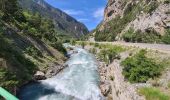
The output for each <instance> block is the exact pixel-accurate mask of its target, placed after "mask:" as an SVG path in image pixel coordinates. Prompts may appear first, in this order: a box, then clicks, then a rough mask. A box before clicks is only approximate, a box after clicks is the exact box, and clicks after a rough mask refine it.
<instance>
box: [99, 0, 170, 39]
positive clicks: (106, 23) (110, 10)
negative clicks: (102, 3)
mask: <svg viewBox="0 0 170 100" xmlns="http://www.w3.org/2000/svg"><path fill="white" fill-rule="evenodd" d="M154 3H155V4H154ZM135 7H136V9H137V10H138V11H134V12H133V14H134V13H135V14H134V15H132V13H131V15H132V16H134V18H132V19H131V18H130V17H126V20H128V21H127V22H124V23H121V24H122V27H123V28H122V29H121V30H120V32H119V33H112V34H116V35H117V38H118V39H117V40H119V38H120V37H121V36H122V34H124V33H125V32H126V31H127V30H129V28H133V29H134V30H135V31H137V30H140V31H142V32H147V30H148V29H150V28H151V29H154V30H155V31H156V32H158V33H159V34H160V35H164V34H165V30H166V29H167V28H170V3H169V2H166V1H165V0H143V1H141V0H108V4H107V6H106V8H105V11H104V20H103V22H102V23H101V24H100V25H99V27H98V28H97V29H98V30H99V31H101V32H102V31H104V30H112V28H115V26H114V27H112V24H111V23H117V22H116V21H117V20H114V21H113V19H115V18H117V17H120V19H121V18H123V17H124V16H125V15H126V14H129V13H130V10H132V9H133V10H134V9H135ZM127 11H128V13H127ZM129 19H130V20H129ZM118 23H119V21H118ZM118 28H120V27H118ZM111 32H112V31H109V32H108V33H109V34H110V33H111ZM96 34H97V33H96ZM148 34H149V33H148Z"/></svg>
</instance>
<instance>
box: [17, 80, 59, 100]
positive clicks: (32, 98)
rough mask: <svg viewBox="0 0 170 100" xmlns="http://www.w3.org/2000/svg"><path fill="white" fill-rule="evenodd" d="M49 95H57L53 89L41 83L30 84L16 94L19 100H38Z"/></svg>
mask: <svg viewBox="0 0 170 100" xmlns="http://www.w3.org/2000/svg"><path fill="white" fill-rule="evenodd" d="M23 93H24V95H23ZM49 94H58V93H57V92H56V91H55V90H54V88H51V87H49V86H46V85H43V84H41V83H38V82H37V83H30V84H28V85H26V86H24V87H23V88H21V90H20V92H19V93H18V94H17V96H18V98H19V99H20V100H38V99H39V98H40V97H41V96H46V95H49Z"/></svg>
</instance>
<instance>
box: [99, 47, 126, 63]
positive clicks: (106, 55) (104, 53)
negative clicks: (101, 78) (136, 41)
mask: <svg viewBox="0 0 170 100" xmlns="http://www.w3.org/2000/svg"><path fill="white" fill-rule="evenodd" d="M100 46H102V47H103V48H102V50H101V51H100V52H99V53H98V56H99V58H100V59H101V60H103V61H105V62H106V63H107V64H110V63H111V62H112V61H113V60H114V59H120V56H119V55H118V53H120V52H122V51H124V50H125V49H124V48H122V47H121V46H113V45H111V44H107V45H104V44H101V45H100Z"/></svg>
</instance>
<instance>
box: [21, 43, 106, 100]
mask: <svg viewBox="0 0 170 100" xmlns="http://www.w3.org/2000/svg"><path fill="white" fill-rule="evenodd" d="M68 46H69V45H66V44H65V47H68ZM73 48H74V51H76V52H78V53H74V54H71V56H70V59H69V60H68V61H67V62H66V64H67V65H68V67H67V68H65V69H64V70H63V71H62V72H61V73H59V74H57V75H56V76H54V77H52V78H49V79H46V80H42V81H40V82H39V83H32V84H29V85H27V86H24V87H23V88H22V89H21V91H20V93H19V99H21V100H104V97H103V96H102V94H101V91H100V89H99V83H100V79H99V73H98V71H97V70H98V64H97V61H96V59H95V57H94V56H93V55H92V54H90V53H88V52H87V51H86V50H84V49H81V48H78V47H73Z"/></svg>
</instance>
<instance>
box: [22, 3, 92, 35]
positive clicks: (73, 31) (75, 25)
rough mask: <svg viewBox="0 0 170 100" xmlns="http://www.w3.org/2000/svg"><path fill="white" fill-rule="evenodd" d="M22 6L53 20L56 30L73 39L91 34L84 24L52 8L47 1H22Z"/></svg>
mask: <svg viewBox="0 0 170 100" xmlns="http://www.w3.org/2000/svg"><path fill="white" fill-rule="evenodd" d="M20 4H21V6H22V8H25V9H29V10H30V11H33V12H38V13H40V14H41V15H42V16H44V17H46V18H49V19H52V20H53V21H54V24H55V27H56V29H58V30H59V31H60V32H62V33H65V34H67V35H69V36H71V37H77V38H78V37H80V36H83V35H85V34H87V33H88V32H89V31H88V29H87V27H86V26H85V25H84V24H82V23H80V22H78V21H77V20H76V19H74V18H73V17H71V16H69V15H68V14H66V13H64V12H63V11H61V10H60V9H57V8H54V7H52V6H51V5H49V4H48V3H46V2H45V0H20Z"/></svg>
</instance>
